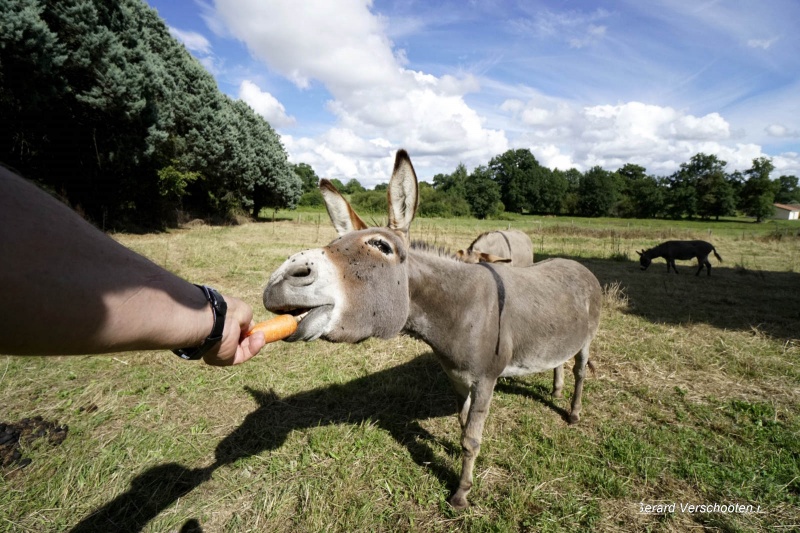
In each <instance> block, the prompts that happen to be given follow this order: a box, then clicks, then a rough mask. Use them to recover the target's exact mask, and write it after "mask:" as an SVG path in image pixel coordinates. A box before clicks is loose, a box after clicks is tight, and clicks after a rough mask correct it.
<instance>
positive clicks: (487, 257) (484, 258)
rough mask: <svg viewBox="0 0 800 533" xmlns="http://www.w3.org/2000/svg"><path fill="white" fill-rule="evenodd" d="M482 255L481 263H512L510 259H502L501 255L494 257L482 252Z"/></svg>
mask: <svg viewBox="0 0 800 533" xmlns="http://www.w3.org/2000/svg"><path fill="white" fill-rule="evenodd" d="M480 255H481V261H483V262H484V263H510V262H511V259H508V258H507V257H500V256H499V255H492V254H487V253H483V252H480Z"/></svg>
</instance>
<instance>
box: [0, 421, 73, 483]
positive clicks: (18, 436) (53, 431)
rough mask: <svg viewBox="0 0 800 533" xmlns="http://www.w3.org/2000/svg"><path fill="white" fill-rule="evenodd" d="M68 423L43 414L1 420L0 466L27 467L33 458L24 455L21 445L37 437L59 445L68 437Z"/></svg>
mask: <svg viewBox="0 0 800 533" xmlns="http://www.w3.org/2000/svg"><path fill="white" fill-rule="evenodd" d="M68 429H69V428H68V427H67V426H66V425H59V424H58V421H53V422H51V421H49V420H44V419H43V418H42V417H41V416H35V417H33V418H23V419H22V420H20V421H19V422H15V423H10V422H0V468H2V469H3V470H13V469H18V468H25V467H26V466H28V465H29V464H31V459H30V458H28V457H23V456H22V451H21V450H20V445H23V446H27V445H29V444H31V443H32V442H33V441H35V440H37V439H47V442H48V444H50V445H51V446H58V445H59V444H61V443H62V442H64V439H65V438H67V430H68Z"/></svg>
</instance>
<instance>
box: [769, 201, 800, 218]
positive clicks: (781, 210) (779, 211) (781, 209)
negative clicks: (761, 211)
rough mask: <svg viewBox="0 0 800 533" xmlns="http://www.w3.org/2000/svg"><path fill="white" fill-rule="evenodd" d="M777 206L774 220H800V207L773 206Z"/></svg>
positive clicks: (773, 216)
mask: <svg viewBox="0 0 800 533" xmlns="http://www.w3.org/2000/svg"><path fill="white" fill-rule="evenodd" d="M772 205H774V206H775V214H773V215H772V218H779V219H781V220H800V205H786V204H772Z"/></svg>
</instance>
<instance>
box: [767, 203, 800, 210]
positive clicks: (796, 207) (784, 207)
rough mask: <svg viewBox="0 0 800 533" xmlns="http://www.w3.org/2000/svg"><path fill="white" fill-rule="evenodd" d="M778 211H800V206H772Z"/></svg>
mask: <svg viewBox="0 0 800 533" xmlns="http://www.w3.org/2000/svg"><path fill="white" fill-rule="evenodd" d="M772 205H774V206H775V207H777V208H778V209H785V210H787V211H800V205H787V204H772Z"/></svg>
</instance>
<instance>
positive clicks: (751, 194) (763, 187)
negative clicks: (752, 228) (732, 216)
mask: <svg viewBox="0 0 800 533" xmlns="http://www.w3.org/2000/svg"><path fill="white" fill-rule="evenodd" d="M774 169H775V166H774V165H773V164H772V161H771V160H770V159H768V158H766V157H758V158H756V159H753V166H752V167H750V168H749V169H748V170H746V171H745V172H744V173H745V175H746V176H747V181H746V182H745V183H744V186H743V187H742V197H741V200H742V209H743V211H744V212H745V214H746V215H749V216H751V217H755V219H756V222H761V221H762V220H763V219H764V218H766V217H769V216H771V215H772V214H773V212H774V210H775V208H774V206H773V203H774V202H775V193H776V192H777V190H778V187H779V185H780V184H779V183H778V182H773V181H772V180H770V179H769V175H770V173H771V172H772V171H773V170H774Z"/></svg>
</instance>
